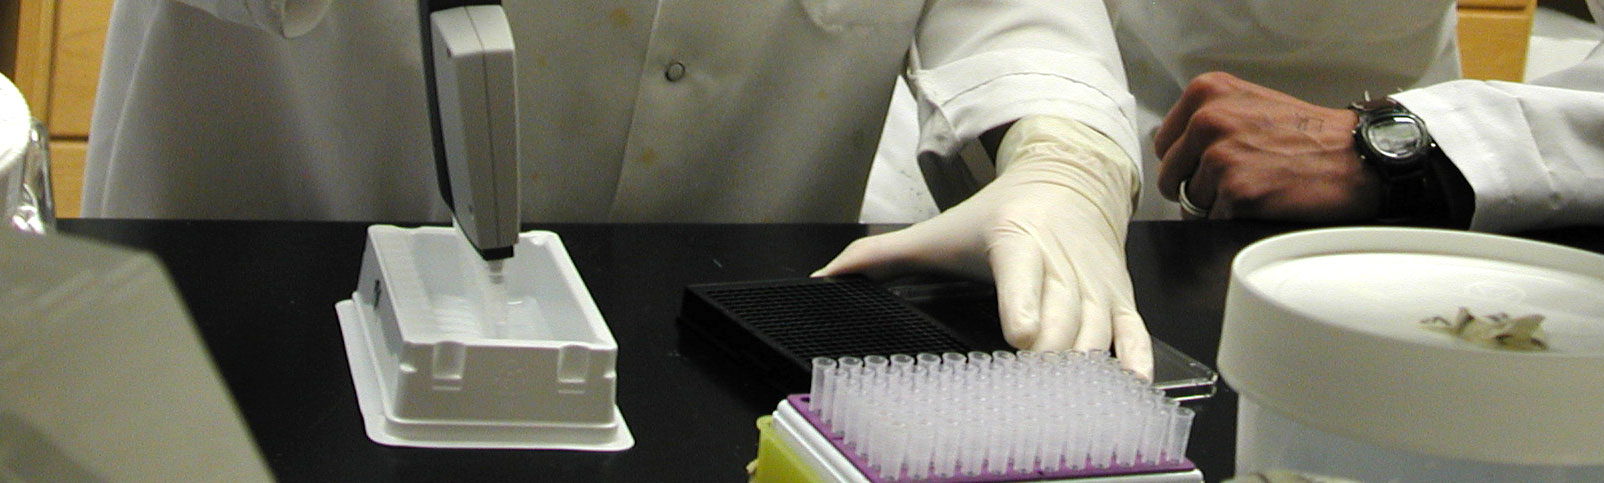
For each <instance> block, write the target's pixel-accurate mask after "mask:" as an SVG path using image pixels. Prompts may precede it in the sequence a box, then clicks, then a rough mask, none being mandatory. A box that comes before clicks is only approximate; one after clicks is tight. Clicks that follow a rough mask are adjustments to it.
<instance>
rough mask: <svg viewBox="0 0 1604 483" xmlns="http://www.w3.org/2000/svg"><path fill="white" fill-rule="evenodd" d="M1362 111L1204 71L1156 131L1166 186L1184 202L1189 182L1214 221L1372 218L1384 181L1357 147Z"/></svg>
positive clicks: (1191, 194)
mask: <svg viewBox="0 0 1604 483" xmlns="http://www.w3.org/2000/svg"><path fill="white" fill-rule="evenodd" d="M1358 119H1359V118H1358V114H1356V113H1354V112H1352V111H1349V110H1347V109H1332V108H1327V107H1321V106H1316V105H1313V104H1309V103H1307V102H1303V101H1302V100H1299V99H1297V98H1295V97H1292V96H1290V95H1287V94H1286V93H1283V92H1280V91H1276V90H1274V89H1270V88H1268V87H1264V86H1260V85H1258V84H1254V83H1252V82H1248V81H1245V80H1242V79H1239V78H1237V77H1235V76H1232V75H1230V74H1226V73H1223V72H1211V73H1208V74H1203V75H1200V76H1197V77H1196V78H1194V79H1192V82H1191V84H1189V85H1187V87H1186V90H1185V91H1184V92H1183V93H1182V94H1181V99H1180V101H1178V102H1176V103H1175V107H1173V108H1171V109H1170V113H1169V115H1167V116H1165V117H1164V123H1163V124H1162V125H1161V126H1160V127H1159V130H1158V134H1157V135H1156V136H1155V139H1154V142H1155V144H1156V147H1157V153H1158V155H1159V158H1160V159H1162V162H1161V163H1160V164H1159V170H1158V175H1159V176H1158V186H1159V191H1160V192H1161V193H1162V194H1163V195H1164V197H1165V198H1167V199H1169V200H1172V201H1174V200H1177V199H1178V194H1179V192H1180V187H1181V182H1182V181H1187V192H1186V198H1187V199H1188V200H1189V201H1191V202H1192V204H1193V205H1196V206H1198V207H1200V208H1203V209H1205V210H1207V211H1208V217H1209V218H1213V219H1231V218H1259V219H1273V220H1285V221H1301V222H1325V223H1331V222H1344V221H1355V220H1362V219H1369V218H1373V217H1375V214H1376V210H1377V205H1378V204H1379V202H1380V201H1379V200H1380V190H1381V188H1380V186H1381V181H1380V178H1379V177H1378V176H1377V175H1376V174H1375V173H1374V172H1372V171H1371V170H1368V169H1365V166H1364V163H1363V162H1362V161H1360V159H1359V156H1358V154H1356V153H1355V151H1354V148H1353V128H1354V126H1355V125H1356V124H1357V123H1358ZM1188 218H1191V217H1190V216H1188Z"/></svg>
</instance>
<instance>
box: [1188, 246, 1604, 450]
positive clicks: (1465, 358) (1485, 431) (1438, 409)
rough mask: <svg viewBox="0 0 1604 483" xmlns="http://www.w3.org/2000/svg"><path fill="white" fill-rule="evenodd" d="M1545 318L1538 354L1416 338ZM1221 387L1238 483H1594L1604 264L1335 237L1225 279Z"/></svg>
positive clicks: (1252, 263) (1583, 256)
mask: <svg viewBox="0 0 1604 483" xmlns="http://www.w3.org/2000/svg"><path fill="white" fill-rule="evenodd" d="M1460 307H1465V308H1468V309H1469V310H1470V311H1471V312H1472V313H1474V314H1478V315H1486V314H1491V313H1496V312H1505V313H1508V314H1510V315H1515V316H1519V315H1526V314H1541V315H1544V316H1545V317H1546V320H1545V321H1544V322H1543V326H1542V327H1543V330H1544V331H1545V332H1546V333H1547V342H1548V345H1549V350H1548V351H1543V352H1523V351H1511V350H1503V349H1495V348H1489V347H1484V346H1480V345H1476V344H1474V343H1471V342H1468V341H1464V340H1460V339H1458V338H1456V337H1454V336H1452V335H1451V334H1447V333H1444V332H1441V331H1436V330H1430V329H1427V328H1424V327H1422V326H1421V325H1422V324H1420V320H1422V319H1425V318H1427V317H1432V316H1438V315H1440V316H1446V317H1452V316H1453V315H1454V314H1455V313H1456V312H1457V311H1458V309H1459V308H1460ZM1224 319H1225V320H1224V326H1223V328H1222V334H1221V342H1220V352H1219V369H1220V373H1221V375H1222V376H1223V377H1224V378H1225V380H1226V382H1227V383H1229V384H1230V385H1231V387H1233V388H1234V389H1236V390H1237V391H1238V392H1239V393H1240V394H1241V398H1240V403H1239V405H1240V407H1239V410H1238V417H1237V421H1238V429H1237V461H1236V469H1237V472H1238V473H1247V472H1255V471H1264V470H1272V469H1286V470H1295V471H1301V472H1308V473H1315V474H1322V475H1330V476H1342V477H1348V478H1355V479H1359V480H1364V481H1421V480H1429V481H1495V480H1500V481H1509V480H1520V481H1534V480H1571V481H1604V256H1601V255H1598V254H1594V253H1590V252H1586V251H1582V250H1576V249H1571V248H1566V247H1561V246H1557V245H1552V244H1546V243H1540V242H1534V241H1529V240H1522V239H1517V238H1511V237H1503V236H1496V235H1487V234H1477V233H1469V232H1458V231H1446V230H1427V229H1407V228H1342V229H1326V230H1311V231H1304V232H1297V233H1291V234H1287V235H1282V236H1278V237H1274V238H1270V239H1266V240H1263V241H1260V242H1258V243H1255V244H1253V245H1251V246H1249V247H1248V248H1246V249H1244V250H1243V251H1242V252H1241V253H1240V254H1239V255H1238V256H1237V258H1236V260H1235V261H1234V262H1233V264H1232V273H1231V285H1230V289H1229V292H1228V294H1227V297H1226V305H1225V317H1224Z"/></svg>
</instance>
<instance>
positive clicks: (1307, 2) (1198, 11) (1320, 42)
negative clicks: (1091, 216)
mask: <svg viewBox="0 0 1604 483" xmlns="http://www.w3.org/2000/svg"><path fill="white" fill-rule="evenodd" d="M1105 3H1107V4H1108V5H1109V8H1110V12H1111V14H1112V18H1113V21H1114V25H1115V32H1116V34H1117V35H1118V40H1119V48H1120V56H1121V58H1122V59H1123V61H1124V67H1125V71H1126V77H1127V78H1128V79H1129V80H1130V89H1131V93H1132V94H1133V95H1135V97H1136V101H1137V106H1138V109H1137V132H1138V135H1139V136H1138V137H1139V139H1140V143H1139V147H1140V149H1141V150H1142V159H1143V161H1142V165H1143V171H1144V173H1143V180H1144V184H1143V189H1142V192H1143V193H1142V195H1141V198H1140V200H1139V202H1138V204H1137V208H1136V213H1135V219H1148V220H1155V219H1178V218H1179V213H1180V208H1179V206H1178V205H1176V204H1175V203H1174V202H1171V201H1168V200H1165V199H1164V197H1163V196H1159V195H1158V187H1157V180H1158V164H1159V162H1158V159H1157V155H1156V154H1155V153H1154V148H1153V142H1152V140H1153V134H1154V133H1155V132H1156V131H1157V130H1158V126H1159V124H1160V123H1161V122H1163V120H1164V115H1165V114H1166V113H1168V112H1169V109H1170V106H1172V105H1174V104H1175V101H1176V100H1178V99H1179V98H1180V95H1181V90H1182V89H1183V88H1185V87H1186V85H1187V83H1188V82H1190V81H1191V80H1192V78H1193V77H1196V76H1197V75H1199V74H1203V73H1206V72H1211V71H1227V72H1231V73H1232V74H1234V75H1236V76H1238V77H1242V78H1244V79H1247V80H1249V81H1253V82H1256V83H1259V84H1263V85H1266V86H1269V87H1272V88H1275V89H1278V90H1281V91H1284V92H1288V93H1290V94H1292V95H1294V96H1297V97H1299V98H1302V99H1305V100H1307V101H1309V102H1312V103H1316V104H1320V105H1326V106H1332V107H1338V106H1346V105H1348V104H1349V103H1350V102H1352V101H1354V100H1358V99H1361V98H1363V96H1364V94H1365V93H1366V92H1367V91H1368V92H1370V93H1371V94H1372V95H1384V94H1387V93H1392V92H1397V91H1399V90H1402V89H1406V88H1410V87H1416V86H1425V85H1430V84H1434V83H1438V82H1444V81H1448V80H1453V79H1457V78H1458V77H1459V54H1458V47H1457V43H1456V34H1455V25H1456V22H1455V19H1456V17H1455V12H1454V6H1455V2H1454V0H1410V1H1405V2H1398V1H1394V0H1243V1H1215V0H1159V1H1154V0H1107V1H1106V2H1105ZM911 104H912V103H910V102H906V100H902V99H899V100H898V102H896V103H894V104H893V107H894V109H895V108H898V107H899V106H901V107H900V108H901V109H904V110H903V111H897V110H893V111H892V112H891V113H890V116H888V119H887V123H886V132H885V135H884V136H883V139H884V140H883V141H882V142H883V145H882V147H881V150H880V152H879V153H878V154H877V156H876V159H875V171H874V173H873V175H872V176H873V179H872V181H871V182H872V183H873V185H872V186H873V189H872V191H871V192H870V193H869V195H868V196H869V198H868V201H867V203H868V205H867V206H866V209H865V213H864V218H865V219H866V220H871V221H888V222H889V221H902V222H911V221H918V220H920V219H923V218H928V217H929V216H932V215H934V214H935V212H936V205H937V201H939V200H932V199H931V198H930V196H929V194H928V193H920V192H919V189H918V188H919V187H917V186H914V185H913V184H912V183H916V182H919V181H918V176H917V175H915V174H913V173H917V172H918V171H919V167H917V166H915V165H914V164H913V163H912V162H911V161H910V160H909V159H908V156H907V153H908V152H909V151H912V150H915V149H916V148H915V146H914V143H913V142H912V141H911V139H913V134H912V133H913V131H914V130H915V129H916V128H915V127H914V125H913V123H914V122H915V120H916V117H915V116H913V115H912V113H910V112H907V111H906V110H907V109H911V108H912V106H911ZM975 165H976V164H975V163H971V167H974V166H975ZM980 166H981V167H982V168H983V167H984V163H980ZM985 176H986V173H981V174H980V175H979V177H980V178H981V179H984V177H985Z"/></svg>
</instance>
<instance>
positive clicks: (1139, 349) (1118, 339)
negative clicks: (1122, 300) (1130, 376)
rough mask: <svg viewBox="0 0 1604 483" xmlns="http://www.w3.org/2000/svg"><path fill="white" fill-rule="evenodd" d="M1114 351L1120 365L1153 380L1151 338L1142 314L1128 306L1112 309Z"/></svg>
mask: <svg viewBox="0 0 1604 483" xmlns="http://www.w3.org/2000/svg"><path fill="white" fill-rule="evenodd" d="M1114 351H1115V353H1116V354H1117V355H1118V356H1119V365H1120V367H1123V368H1126V369H1130V370H1131V372H1135V373H1136V375H1138V376H1141V377H1142V378H1143V379H1146V380H1149V381H1151V380H1153V339H1152V336H1150V335H1148V333H1147V324H1144V323H1143V322H1142V316H1141V315H1139V314H1137V313H1136V309H1134V308H1131V307H1129V306H1126V307H1122V308H1119V309H1115V310H1114Z"/></svg>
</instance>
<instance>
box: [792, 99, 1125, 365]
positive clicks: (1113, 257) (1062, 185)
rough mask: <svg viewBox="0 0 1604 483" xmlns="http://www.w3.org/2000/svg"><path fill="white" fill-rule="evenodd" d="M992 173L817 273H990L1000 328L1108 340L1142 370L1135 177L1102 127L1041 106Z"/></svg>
mask: <svg viewBox="0 0 1604 483" xmlns="http://www.w3.org/2000/svg"><path fill="white" fill-rule="evenodd" d="M997 158H998V159H997V173H998V174H997V178H996V179H995V180H993V181H992V182H991V183H990V184H988V185H986V187H985V188H983V189H981V190H980V191H979V192H977V193H975V195H974V196H973V197H971V198H969V199H968V200H965V201H964V202H963V203H960V204H958V205H957V206H954V207H952V208H951V209H949V210H947V211H946V212H943V213H941V214H940V215H937V216H936V217H934V218H931V219H929V220H926V221H924V222H921V223H918V224H915V225H913V226H909V227H908V228H905V229H902V230H898V231H895V232H891V233H886V234H883V235H877V236H872V237H866V238H862V239H859V240H857V241H854V242H853V243H852V244H851V245H849V246H847V248H846V250H843V251H842V252H841V254H840V255H837V256H836V258H835V260H832V261H831V262H830V263H829V264H827V265H826V266H825V267H824V268H823V269H820V270H819V271H818V272H815V273H814V274H813V275H814V276H831V275H839V274H845V273H863V274H866V275H868V276H870V277H875V278H888V277H895V276H899V275H902V274H907V273H913V272H918V271H933V272H943V273H947V274H953V275H959V276H965V277H969V278H973V279H978V280H990V281H993V282H994V283H996V285H997V299H998V300H997V303H998V310H999V312H1000V314H1001V318H1002V331H1003V337H1004V338H1005V339H1007V340H1008V343H1010V344H1013V345H1014V346H1015V347H1018V348H1021V349H1030V350H1037V351H1047V350H1067V349H1074V350H1079V351H1086V350H1091V349H1107V348H1108V347H1109V345H1110V342H1111V341H1112V342H1113V343H1114V344H1115V350H1116V352H1117V354H1118V356H1119V359H1120V363H1121V365H1122V366H1124V367H1125V368H1127V369H1130V370H1132V371H1134V372H1136V373H1137V374H1140V375H1141V376H1142V377H1144V378H1147V379H1149V380H1151V379H1152V376H1153V352H1152V342H1151V340H1150V339H1149V338H1148V335H1147V328H1146V327H1145V326H1144V325H1143V324H1142V318H1141V316H1139V315H1137V313H1136V304H1135V301H1134V298H1133V297H1132V295H1131V279H1130V274H1129V272H1127V271H1126V268H1125V233H1126V228H1127V224H1128V222H1129V221H1130V215H1131V210H1132V205H1133V198H1134V194H1135V193H1136V190H1137V189H1138V186H1139V185H1140V182H1139V180H1138V178H1137V172H1136V165H1135V163H1133V162H1132V161H1131V159H1130V157H1129V156H1128V155H1127V154H1126V153H1125V151H1124V150H1122V149H1120V147H1119V145H1117V144H1115V143H1114V141H1112V140H1110V139H1109V138H1108V137H1107V136H1104V135H1103V134H1102V133H1099V132H1097V131H1095V130H1093V129H1091V128H1089V127H1087V126H1085V125H1083V124H1081V123H1079V122H1076V121H1071V120H1067V119H1062V118H1054V117H1047V116H1036V117H1027V118H1025V119H1021V120H1019V121H1017V122H1015V123H1014V125H1013V127H1011V128H1010V129H1009V130H1008V133H1007V135H1005V136H1004V137H1003V141H1002V144H1001V146H999V148H998V150H997Z"/></svg>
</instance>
